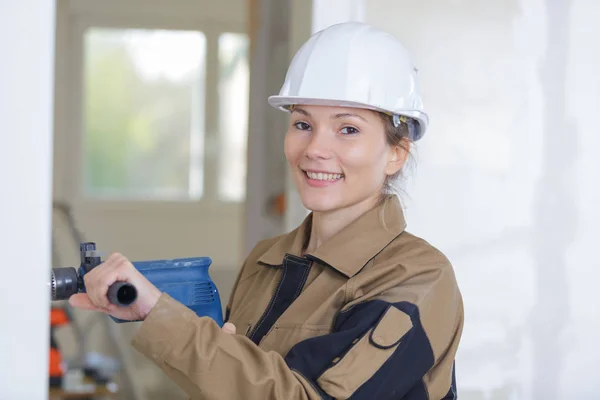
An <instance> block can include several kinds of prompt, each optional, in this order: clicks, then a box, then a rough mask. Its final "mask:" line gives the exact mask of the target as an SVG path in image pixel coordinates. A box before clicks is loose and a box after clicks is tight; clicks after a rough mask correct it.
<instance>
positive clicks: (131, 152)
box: [83, 28, 237, 200]
mask: <svg viewBox="0 0 600 400" xmlns="http://www.w3.org/2000/svg"><path fill="white" fill-rule="evenodd" d="M84 56H85V58H84V74H85V75H84V77H85V90H84V125H83V126H84V137H83V139H84V162H83V168H84V175H83V176H84V185H83V187H84V191H85V195H86V196H88V197H95V198H121V199H122V198H135V199H141V198H144V199H147V198H150V199H154V200H156V199H198V198H200V197H202V195H203V181H204V162H203V161H204V125H205V124H204V120H205V118H204V109H205V107H204V102H205V98H204V96H205V72H206V38H205V35H204V34H203V33H202V32H197V31H173V30H158V29H150V30H139V29H105V28H90V29H88V30H87V31H86V33H85V37H84ZM234 131H235V129H234ZM235 132H237V131H235ZM236 137H237V136H236ZM234 141H235V140H234ZM236 143H237V142H236Z"/></svg>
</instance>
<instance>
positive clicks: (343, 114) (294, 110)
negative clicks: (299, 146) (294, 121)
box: [292, 107, 368, 122]
mask: <svg viewBox="0 0 600 400" xmlns="http://www.w3.org/2000/svg"><path fill="white" fill-rule="evenodd" d="M294 112H297V113H298V114H302V115H304V116H306V117H310V113H309V112H308V111H306V110H305V109H303V108H298V107H294V108H293V109H292V113H294ZM348 117H350V118H352V117H354V118H358V119H362V120H363V121H365V122H368V121H367V120H366V119H364V118H363V117H361V116H360V115H358V114H352V113H339V114H335V115H332V116H331V119H340V118H348Z"/></svg>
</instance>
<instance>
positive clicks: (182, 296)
mask: <svg viewBox="0 0 600 400" xmlns="http://www.w3.org/2000/svg"><path fill="white" fill-rule="evenodd" d="M80 252H81V264H80V266H79V268H78V269H77V270H75V268H72V267H71V268H53V270H52V278H51V280H52V282H51V286H52V299H53V300H66V299H68V298H69V297H71V296H72V295H73V294H75V293H85V291H86V290H85V284H84V280H83V277H84V276H85V274H86V273H88V272H90V271H91V270H92V269H94V268H95V267H97V266H98V265H100V264H102V260H101V257H100V256H99V255H98V252H97V251H96V244H95V243H93V242H86V243H81V244H80ZM132 264H133V266H134V267H135V268H136V269H137V270H138V271H140V273H141V274H142V275H144V276H145V277H146V279H148V280H149V281H150V282H151V283H152V284H153V285H154V286H156V287H157V288H158V289H159V290H160V291H161V292H165V293H167V294H168V295H169V296H171V297H172V298H173V299H175V300H176V301H178V302H180V303H181V304H183V305H184V306H186V307H188V308H189V309H190V310H192V311H194V312H195V313H196V315H198V316H199V317H210V318H212V319H213V320H214V321H215V322H216V323H217V324H218V325H219V326H223V312H222V308H221V298H220V296H219V291H218V289H217V287H216V285H215V284H214V282H213V281H212V279H211V278H210V275H209V273H208V268H209V267H210V265H211V264H212V260H211V259H210V258H209V257H193V258H178V259H168V260H154V261H134V262H132ZM107 297H108V299H109V301H110V302H111V303H112V304H117V305H120V306H128V305H131V304H132V303H133V302H135V300H136V299H137V289H136V288H135V287H133V285H131V284H130V283H126V282H116V283H115V284H113V285H112V286H111V287H110V288H109V290H108V293H107ZM111 318H112V319H113V320H114V321H116V322H119V323H121V322H131V321H124V320H119V319H117V318H114V317H111Z"/></svg>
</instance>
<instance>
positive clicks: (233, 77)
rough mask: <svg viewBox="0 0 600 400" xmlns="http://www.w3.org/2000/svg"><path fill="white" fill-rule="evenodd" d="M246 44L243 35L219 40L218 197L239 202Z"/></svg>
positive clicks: (242, 195)
mask: <svg viewBox="0 0 600 400" xmlns="http://www.w3.org/2000/svg"><path fill="white" fill-rule="evenodd" d="M248 51H249V42H248V37H247V36H246V35H244V34H236V33H224V34H222V35H220V37H219V110H220V111H219V168H218V169H219V175H218V191H219V198H220V199H221V200H223V201H241V200H243V199H244V198H245V195H246V142H247V136H248V101H249V100H248V95H249V93H248V91H249V61H248Z"/></svg>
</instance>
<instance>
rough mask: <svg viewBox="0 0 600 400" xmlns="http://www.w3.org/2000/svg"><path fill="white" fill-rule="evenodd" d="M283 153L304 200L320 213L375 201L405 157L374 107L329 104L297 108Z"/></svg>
mask: <svg viewBox="0 0 600 400" xmlns="http://www.w3.org/2000/svg"><path fill="white" fill-rule="evenodd" d="M285 155H286V158H287V160H288V163H289V164H290V167H291V170H292V175H293V177H294V183H295V184H296V187H297V189H298V192H299V194H300V197H301V198H302V203H303V204H304V206H305V207H306V208H308V209H309V210H311V211H316V212H327V211H334V210H339V209H342V208H346V207H351V206H354V205H357V204H359V203H365V204H366V203H370V202H375V201H376V200H377V198H378V197H379V195H380V194H381V190H382V188H383V184H384V182H385V179H386V177H387V176H388V175H393V174H394V173H396V172H397V171H399V170H400V168H402V164H403V162H404V160H405V159H406V154H405V152H404V151H403V150H402V149H401V148H400V147H391V146H389V145H388V144H387V141H386V135H385V130H384V123H383V121H382V120H381V118H380V117H379V116H378V115H377V114H376V113H375V112H373V111H370V110H364V109H357V108H341V107H325V106H296V107H295V108H294V110H293V112H292V114H291V117H290V125H289V128H288V131H287V134H286V138H285Z"/></svg>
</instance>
